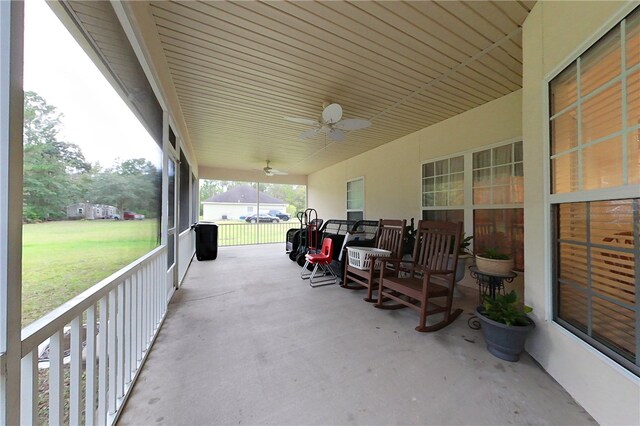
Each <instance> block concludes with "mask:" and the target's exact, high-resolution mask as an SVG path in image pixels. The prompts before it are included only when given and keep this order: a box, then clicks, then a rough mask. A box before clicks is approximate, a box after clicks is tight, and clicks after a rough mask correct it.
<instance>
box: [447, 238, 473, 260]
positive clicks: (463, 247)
mask: <svg viewBox="0 0 640 426" xmlns="http://www.w3.org/2000/svg"><path fill="white" fill-rule="evenodd" d="M464 235H465V234H464V232H463V233H462V242H461V243H460V251H458V254H459V255H460V254H473V253H472V252H471V250H469V246H470V245H471V240H472V239H473V235H469V236H467V237H465V236H464ZM449 254H453V240H452V244H451V249H450V250H449Z"/></svg>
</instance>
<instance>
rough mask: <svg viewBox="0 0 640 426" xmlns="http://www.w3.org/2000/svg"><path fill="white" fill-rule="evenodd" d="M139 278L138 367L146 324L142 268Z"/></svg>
mask: <svg viewBox="0 0 640 426" xmlns="http://www.w3.org/2000/svg"><path fill="white" fill-rule="evenodd" d="M136 275H137V280H138V285H137V289H138V305H137V307H136V309H137V311H138V322H137V327H136V335H137V337H136V341H137V343H136V347H137V355H136V356H137V360H136V369H137V364H138V363H140V362H141V361H142V351H143V348H142V330H143V325H144V283H143V281H142V269H141V270H139V271H138V273H137V274H136Z"/></svg>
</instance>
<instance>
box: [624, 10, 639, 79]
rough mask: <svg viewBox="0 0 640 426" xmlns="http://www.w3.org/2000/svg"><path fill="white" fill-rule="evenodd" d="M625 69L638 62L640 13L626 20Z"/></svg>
mask: <svg viewBox="0 0 640 426" xmlns="http://www.w3.org/2000/svg"><path fill="white" fill-rule="evenodd" d="M626 24H627V28H626V31H627V68H631V67H632V66H634V65H635V64H637V63H638V62H640V13H637V12H636V13H634V14H633V16H631V17H630V18H629V19H627V22H626Z"/></svg>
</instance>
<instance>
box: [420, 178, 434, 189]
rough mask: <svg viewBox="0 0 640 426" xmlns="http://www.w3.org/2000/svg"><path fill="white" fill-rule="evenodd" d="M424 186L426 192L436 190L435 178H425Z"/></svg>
mask: <svg viewBox="0 0 640 426" xmlns="http://www.w3.org/2000/svg"><path fill="white" fill-rule="evenodd" d="M423 182H424V187H423V190H424V192H431V191H435V189H436V184H435V182H436V181H435V179H434V178H428V179H424V181H423Z"/></svg>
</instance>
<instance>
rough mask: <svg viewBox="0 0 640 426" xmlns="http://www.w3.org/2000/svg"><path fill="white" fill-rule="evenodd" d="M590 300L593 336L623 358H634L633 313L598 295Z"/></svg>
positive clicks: (634, 330) (634, 321) (634, 331)
mask: <svg viewBox="0 0 640 426" xmlns="http://www.w3.org/2000/svg"><path fill="white" fill-rule="evenodd" d="M607 295H608V296H609V294H607ZM591 300H592V308H591V312H592V315H593V317H592V327H593V331H592V333H593V337H595V338H597V339H598V340H601V341H604V342H606V344H607V346H609V347H610V348H611V349H613V350H614V351H616V352H618V353H619V354H621V355H623V356H624V357H625V358H628V359H631V360H634V358H635V353H636V346H635V340H636V337H635V334H636V329H635V323H636V320H635V313H634V312H633V311H631V310H629V309H627V308H625V307H623V306H620V305H618V304H617V303H611V302H609V301H607V300H604V299H602V298H600V297H592V298H591Z"/></svg>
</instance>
